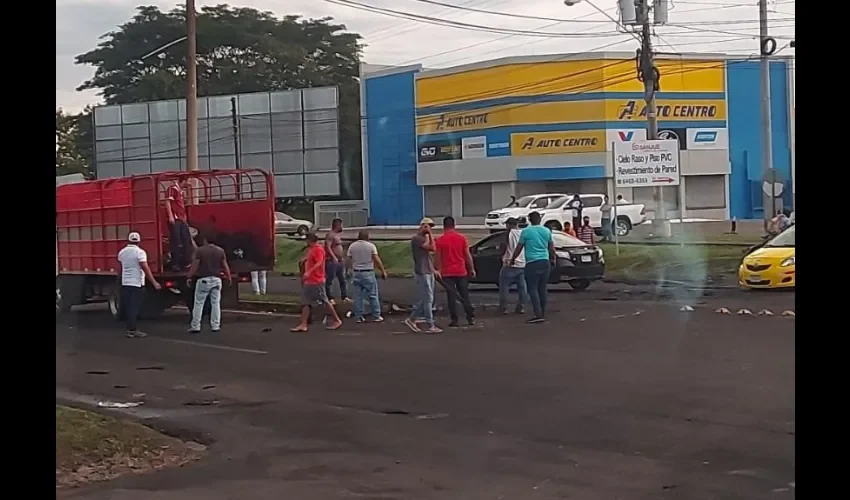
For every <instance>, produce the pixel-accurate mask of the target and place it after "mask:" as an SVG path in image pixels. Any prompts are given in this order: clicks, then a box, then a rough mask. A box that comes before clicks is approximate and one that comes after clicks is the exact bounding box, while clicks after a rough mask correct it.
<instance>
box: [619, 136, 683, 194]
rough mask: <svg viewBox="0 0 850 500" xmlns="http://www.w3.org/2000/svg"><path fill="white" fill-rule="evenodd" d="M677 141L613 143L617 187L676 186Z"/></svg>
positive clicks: (677, 176)
mask: <svg viewBox="0 0 850 500" xmlns="http://www.w3.org/2000/svg"><path fill="white" fill-rule="evenodd" d="M680 172H681V170H680V168H679V141H678V140H676V139H667V140H659V141H633V142H615V143H614V179H616V187H618V188H634V187H655V186H678V185H679V183H680V179H679V174H680Z"/></svg>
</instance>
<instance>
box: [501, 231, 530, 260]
mask: <svg viewBox="0 0 850 500" xmlns="http://www.w3.org/2000/svg"><path fill="white" fill-rule="evenodd" d="M520 233H522V231H521V230H519V229H511V232H510V233H508V248H506V249H505V255H504V257H503V260H504V261H505V262H507V263H510V261H511V256H512V255H513V254H514V250H516V247H517V245H519V235H520ZM512 267H517V268H524V267H525V250H523V251H522V252H520V253H519V255H518V256H517V258H516V260H515V261H514V265H513V266H512Z"/></svg>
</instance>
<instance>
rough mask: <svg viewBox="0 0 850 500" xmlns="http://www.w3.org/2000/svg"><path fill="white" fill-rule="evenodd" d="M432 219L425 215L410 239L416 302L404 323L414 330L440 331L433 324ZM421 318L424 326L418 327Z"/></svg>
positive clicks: (440, 331)
mask: <svg viewBox="0 0 850 500" xmlns="http://www.w3.org/2000/svg"><path fill="white" fill-rule="evenodd" d="M433 228H434V221H433V220H431V219H429V218H428V217H425V218H424V219H422V221H420V222H419V231H418V232H417V233H416V234H415V235H413V238H411V239H410V252H411V254H412V255H413V276H414V279H415V280H416V302H415V303H414V304H413V310H412V311H411V312H410V316H409V317H408V318H407V319H406V320H404V324H405V325H407V326H408V328H410V329H411V330H413V331H414V332H425V333H442V332H443V330H441V329H440V328H438V327H437V326H436V325H434V311H433V305H434V263H433V261H432V260H431V254H432V253H433V252H434V248H435V247H434V235H433V234H432V232H431V230H432V229H433ZM420 318H421V319H422V322H423V323H424V328H419V325H417V324H416V323H417V320H418V319H420Z"/></svg>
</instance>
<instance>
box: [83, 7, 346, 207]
mask: <svg viewBox="0 0 850 500" xmlns="http://www.w3.org/2000/svg"><path fill="white" fill-rule="evenodd" d="M331 21H332V18H322V19H303V18H301V17H300V16H295V15H291V16H285V17H283V18H282V19H278V18H277V17H275V16H274V14H272V13H270V12H260V11H258V10H255V9H251V8H238V7H231V6H229V5H217V6H214V7H202V8H201V10H200V12H199V13H198V17H197V28H198V30H197V31H198V35H197V46H198V54H197V61H198V93H199V95H202V96H214V95H226V94H236V93H247V92H262V91H276V90H288V89H296V88H305V87H319V86H329V85H336V86H338V88H339V96H340V164H341V167H342V168H343V170H344V171H345V172H344V175H345V177H346V178H354V179H356V180H357V183H356V185H355V186H353V188H354V189H348V190H347V191H353V192H347V193H343V194H344V195H346V197H356V196H358V195H359V194H360V193H362V186H361V185H360V184H362V183H361V182H360V179H361V176H360V175H355V172H354V171H356V172H359V171H360V168H361V167H360V99H359V83H358V77H359V68H360V56H361V53H362V49H363V46H362V45H361V43H360V40H361V37H360V35H358V34H355V33H350V32H347V31H346V28H345V26H344V25H341V24H333V23H332V22H331ZM185 35H186V12H185V8H183V7H179V8H176V9H174V10H171V11H168V12H162V11H160V10H159V8H158V7H155V6H142V7H138V8H137V13H136V15H135V16H134V17H133V18H132V19H131V20H130V21H129V22H127V23H125V24H123V25H121V26H119V28H118V29H117V30H116V31H112V32H110V33H107V34H105V35H103V37H102V39H103V41H101V42H100V43H99V44H98V46H97V48H95V49H94V50H91V51H89V52H86V53H85V54H81V55H79V56H77V58H76V63H77V64H88V65H91V66H94V67H95V68H96V70H95V74H94V76H93V77H92V78H91V79H90V80H87V81H86V82H84V83H83V84H82V85H80V86H79V87H78V89H77V90H87V89H97V90H99V91H100V92H101V94H102V95H103V97H104V100H105V101H106V102H107V103H108V104H123V103H129V102H141V101H152V100H161V99H180V98H185V97H186V71H185V68H186V50H185V45H183V44H182V43H181V44H176V45H174V46H172V47H170V48H168V49H166V50H164V51H163V52H162V53H160V54H158V55H157V56H153V57H148V58H145V59H144V60H140V58H141V57H142V56H144V55H145V54H148V53H150V52H152V51H154V50H156V49H158V48H160V47H162V46H163V45H165V44H167V43H169V42H171V41H173V40H176V39H179V38H180V37H183V36H185ZM346 174H347V175H346ZM343 184H346V183H345V182H343Z"/></svg>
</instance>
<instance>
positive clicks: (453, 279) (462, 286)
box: [443, 276, 475, 323]
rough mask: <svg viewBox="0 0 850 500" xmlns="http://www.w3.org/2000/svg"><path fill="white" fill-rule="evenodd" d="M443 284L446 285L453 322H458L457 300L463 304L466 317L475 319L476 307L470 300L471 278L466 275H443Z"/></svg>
mask: <svg viewBox="0 0 850 500" xmlns="http://www.w3.org/2000/svg"><path fill="white" fill-rule="evenodd" d="M443 285H444V286H445V287H446V296H447V299H448V305H449V317H451V319H452V323H457V302H458V301H460V304H461V305H462V306H463V312H464V313H465V314H466V319H467V320H469V321H472V320H473V319H475V309H474V308H473V307H472V302H470V301H469V279H468V278H466V277H462V278H461V277H457V276H443Z"/></svg>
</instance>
